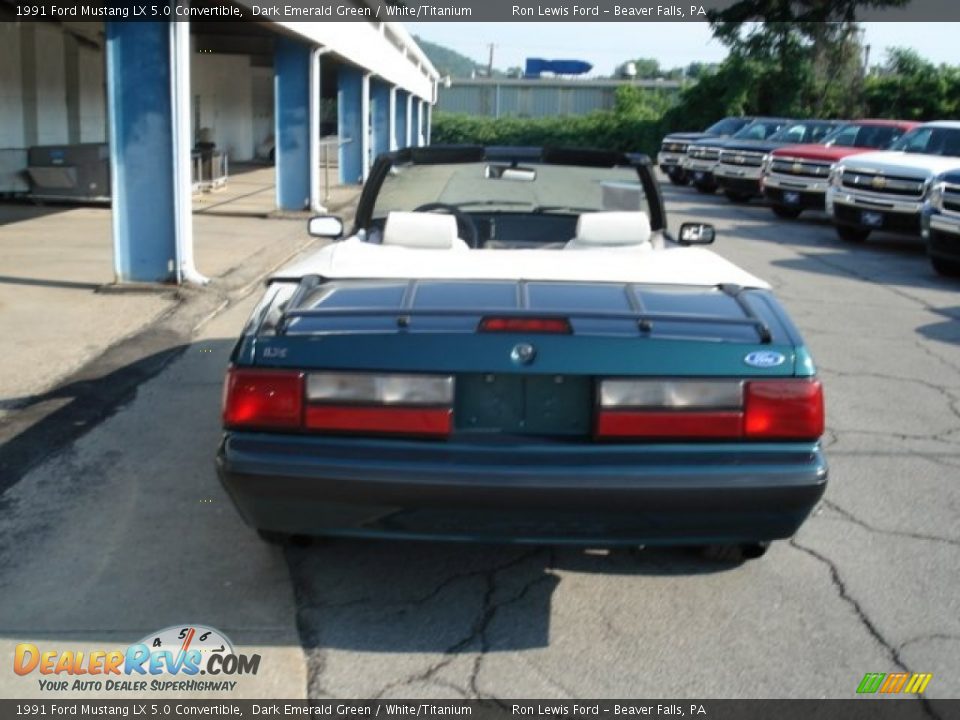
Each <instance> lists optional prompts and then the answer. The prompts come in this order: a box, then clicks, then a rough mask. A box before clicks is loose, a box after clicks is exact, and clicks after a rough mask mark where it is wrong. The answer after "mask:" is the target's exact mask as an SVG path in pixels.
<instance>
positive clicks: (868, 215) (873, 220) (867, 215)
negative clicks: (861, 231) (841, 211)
mask: <svg viewBox="0 0 960 720" xmlns="http://www.w3.org/2000/svg"><path fill="white" fill-rule="evenodd" d="M860 222H862V223H863V224H864V225H866V226H867V227H882V226H883V213H878V212H871V211H869V210H864V211H863V212H862V213H861V214H860Z"/></svg>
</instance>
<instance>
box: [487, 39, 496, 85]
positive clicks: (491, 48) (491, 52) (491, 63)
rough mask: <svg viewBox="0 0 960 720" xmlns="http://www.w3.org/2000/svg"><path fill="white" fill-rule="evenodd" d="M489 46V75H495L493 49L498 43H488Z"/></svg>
mask: <svg viewBox="0 0 960 720" xmlns="http://www.w3.org/2000/svg"><path fill="white" fill-rule="evenodd" d="M487 47H488V48H489V49H490V55H489V57H488V59H487V77H493V49H494V48H495V47H496V45H495V44H494V43H488V44H487Z"/></svg>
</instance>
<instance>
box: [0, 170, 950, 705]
mask: <svg viewBox="0 0 960 720" xmlns="http://www.w3.org/2000/svg"><path fill="white" fill-rule="evenodd" d="M665 194H666V198H667V203H668V211H669V212H670V217H671V226H672V227H674V228H676V227H678V226H679V223H680V222H682V221H687V220H698V221H706V222H713V223H715V225H716V226H717V229H718V240H717V245H716V248H715V249H716V251H717V252H719V253H720V254H721V255H724V256H725V257H727V258H729V259H730V260H732V261H734V262H736V263H738V264H740V265H742V266H743V267H744V268H745V269H747V270H749V271H750V272H753V273H755V274H756V275H758V276H760V277H762V278H765V279H767V280H768V281H769V282H771V283H772V284H773V285H774V287H775V289H776V292H777V295H778V296H779V298H780V299H781V300H782V301H783V302H784V304H785V305H786V306H787V308H788V310H789V311H790V313H791V314H792V316H793V318H794V320H795V321H796V322H797V324H798V326H799V327H800V329H801V331H802V332H803V334H804V335H805V337H806V339H807V341H808V343H809V345H810V346H811V348H812V351H813V354H814V357H815V358H816V360H817V362H818V365H819V370H820V374H821V377H822V378H823V380H824V383H825V389H826V397H827V413H828V427H829V431H828V433H827V436H826V438H825V445H826V446H827V457H828V461H829V463H830V466H831V477H830V484H829V487H828V489H827V493H826V496H825V498H824V501H823V502H822V503H821V504H820V506H819V507H818V508H817V510H816V511H815V513H814V515H813V516H812V517H811V518H810V520H809V521H808V522H807V523H806V524H805V525H804V526H803V527H802V529H801V530H800V532H799V533H798V535H797V536H796V537H795V538H793V539H792V540H790V541H783V542H777V543H774V545H773V546H772V548H771V549H770V551H769V552H768V553H767V555H766V556H765V557H763V558H762V559H759V560H755V561H750V562H747V563H744V564H739V565H738V564H723V563H717V562H709V561H705V560H701V559H698V558H696V557H694V556H692V555H690V554H689V553H686V552H684V551H680V550H652V549H648V550H615V551H604V550H594V551H584V550H578V549H569V548H551V547H542V548H541V547H516V546H477V545H455V544H442V543H389V542H374V541H359V540H329V541H322V542H318V543H314V544H312V545H307V546H298V545H294V546H291V547H289V548H287V549H285V550H281V549H277V548H275V547H272V546H267V545H264V544H262V543H261V542H260V541H259V540H258V539H257V537H256V536H255V534H254V533H253V532H252V531H250V530H249V529H248V528H246V527H245V526H244V525H243V524H242V523H241V521H240V520H239V519H238V517H237V516H236V513H235V512H234V510H233V508H232V506H231V505H230V504H229V501H228V500H227V498H226V497H225V495H224V494H223V491H222V490H221V488H220V486H219V484H218V482H217V480H216V477H215V475H214V472H213V453H214V450H215V447H216V443H217V437H218V432H219V428H218V408H219V402H220V380H221V377H222V372H223V369H224V367H225V365H226V359H227V355H228V353H229V351H230V349H231V346H232V343H233V339H234V337H235V335H236V334H237V333H238V332H239V330H240V328H241V326H242V323H243V321H244V319H245V317H246V315H247V314H248V313H249V311H250V309H251V308H252V305H253V303H254V302H255V299H256V298H255V296H254V295H251V296H249V297H247V298H245V299H242V300H238V301H236V302H234V303H233V304H231V305H230V306H229V307H228V308H227V309H226V310H225V311H224V312H222V313H221V314H220V315H218V316H217V317H215V318H214V319H213V320H211V321H209V322H206V323H205V324H203V325H202V327H200V328H199V329H198V330H197V331H196V332H195V333H194V334H193V335H192V336H191V339H190V340H189V342H188V343H187V345H186V346H185V347H184V348H182V352H180V353H179V354H178V355H177V356H176V357H175V358H174V359H171V360H170V361H169V362H168V363H167V364H166V365H165V366H164V367H163V369H162V370H160V371H159V372H158V374H156V375H155V376H154V377H153V378H152V379H149V380H147V381H145V382H144V383H143V384H142V385H140V387H139V390H138V391H137V392H136V394H135V396H134V397H132V398H131V399H129V400H128V401H126V402H124V403H121V404H119V405H118V406H117V407H116V408H114V409H113V411H112V414H110V415H109V416H108V417H106V418H104V419H101V420H98V421H97V422H96V424H95V426H94V427H92V428H91V429H89V430H88V431H86V432H85V433H84V434H83V435H82V436H81V437H79V438H78V439H76V440H74V441H72V442H70V443H69V444H66V445H65V446H63V447H60V448H57V449H55V450H50V449H44V448H43V447H37V448H35V451H36V452H37V453H40V454H42V455H43V456H44V457H45V458H46V459H45V460H43V461H42V462H40V463H39V464H37V465H36V466H35V467H33V469H32V470H30V472H28V473H26V474H25V475H24V476H23V477H22V478H20V479H19V481H18V482H16V483H15V484H13V485H12V487H10V488H9V489H8V490H7V491H6V492H5V494H4V495H3V496H2V498H0V656H2V657H10V654H11V653H12V648H13V645H15V644H16V643H17V642H23V641H29V642H34V643H38V644H43V645H44V646H49V647H57V648H59V649H67V648H78V649H90V648H93V647H97V648H101V647H106V646H112V645H125V644H128V643H130V642H134V641H136V640H137V639H138V638H140V637H143V636H144V635H146V634H147V633H149V632H151V631H154V630H157V629H160V628H163V627H167V626H169V625H174V624H178V623H190V622H195V623H205V624H208V625H211V626H213V627H216V628H218V629H220V630H222V631H223V632H224V633H226V634H227V635H229V636H230V637H231V638H232V639H233V641H234V642H235V644H237V645H239V646H240V647H241V648H243V649H244V651H245V652H256V653H259V654H261V655H262V658H263V660H262V664H261V672H260V673H259V674H258V675H256V676H254V677H246V678H242V679H240V684H239V686H238V688H237V690H236V695H237V696H259V697H268V696H286V697H298V696H299V697H303V696H310V697H315V698H323V697H337V698H369V697H434V698H439V697H452V698H458V697H474V696H484V697H486V696H496V697H550V698H557V697H565V696H571V697H647V698H679V697H690V698H703V697H721V698H722V697H798V698H819V697H836V698H850V697H853V696H854V691H855V689H856V687H857V685H858V683H859V682H860V679H861V678H862V677H863V675H864V674H865V673H867V672H893V671H897V670H910V671H914V672H926V673H933V676H934V677H933V680H932V681H931V683H930V685H929V686H928V689H927V694H928V695H929V696H931V697H960V282H956V281H954V282H951V281H947V280H943V279H940V278H938V277H936V276H935V275H934V274H933V271H932V269H931V268H930V266H929V263H928V261H927V259H926V257H925V256H924V254H923V249H922V246H921V245H920V243H919V241H913V240H910V239H904V238H898V237H895V236H878V237H877V238H876V239H875V240H871V241H870V242H868V243H867V244H866V245H864V246H851V245H845V244H842V243H841V241H839V240H838V239H836V238H835V235H834V233H833V230H832V228H831V227H830V226H829V225H828V224H827V223H826V222H825V220H824V219H823V218H818V217H817V216H815V215H811V216H810V217H809V218H808V217H804V218H802V219H801V220H799V221H795V222H784V221H780V220H776V219H775V218H774V217H773V215H772V213H771V212H770V211H769V210H768V209H766V208H764V207H762V206H761V205H759V204H751V205H749V206H735V205H731V204H729V203H728V202H727V201H726V200H725V199H724V198H722V197H721V196H704V195H700V194H698V193H696V192H695V191H693V190H692V189H689V188H672V187H669V186H668V187H666V188H665ZM41 694H43V693H42V691H40V690H39V688H38V684H37V678H36V676H35V675H34V676H32V677H18V676H14V675H13V674H12V673H10V672H9V670H6V669H5V670H3V671H2V672H0V695H2V696H4V697H13V696H21V697H22V696H27V695H33V696H37V695H41Z"/></svg>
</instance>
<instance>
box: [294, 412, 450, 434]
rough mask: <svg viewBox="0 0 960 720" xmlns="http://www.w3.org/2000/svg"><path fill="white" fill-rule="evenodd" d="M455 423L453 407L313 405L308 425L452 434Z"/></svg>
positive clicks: (346, 430) (390, 431) (360, 430)
mask: <svg viewBox="0 0 960 720" xmlns="http://www.w3.org/2000/svg"><path fill="white" fill-rule="evenodd" d="M452 425H453V411H452V410H451V409H450V408H404V407H365V406H350V405H310V406H308V407H307V428H308V429H310V430H335V431H340V432H360V433H365V432H368V433H390V434H401V435H448V434H449V433H450V429H451V427H452Z"/></svg>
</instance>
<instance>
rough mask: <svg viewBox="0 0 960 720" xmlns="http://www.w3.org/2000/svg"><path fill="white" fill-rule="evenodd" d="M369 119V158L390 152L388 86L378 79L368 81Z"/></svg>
mask: <svg viewBox="0 0 960 720" xmlns="http://www.w3.org/2000/svg"><path fill="white" fill-rule="evenodd" d="M370 120H371V126H372V128H373V146H372V152H371V159H373V160H376V159H377V155H379V154H380V153H385V152H390V86H389V85H387V84H386V83H384V82H381V81H379V80H375V79H373V80H371V81H370Z"/></svg>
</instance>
